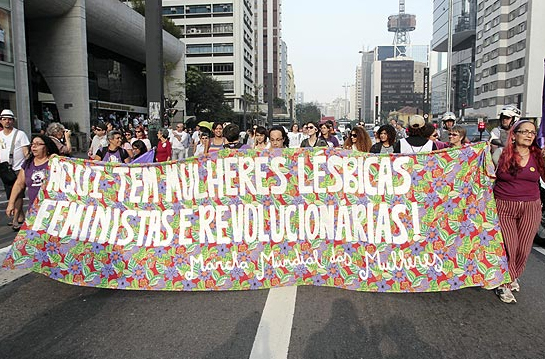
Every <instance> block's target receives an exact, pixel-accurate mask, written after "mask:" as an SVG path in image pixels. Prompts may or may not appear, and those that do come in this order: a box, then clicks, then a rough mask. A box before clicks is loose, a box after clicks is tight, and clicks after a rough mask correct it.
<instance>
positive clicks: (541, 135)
mask: <svg viewBox="0 0 545 359" xmlns="http://www.w3.org/2000/svg"><path fill="white" fill-rule="evenodd" d="M543 62H544V63H545V59H544V61H543ZM543 68H544V69H545V64H544V67H543ZM544 72H545V71H544ZM543 122H545V75H544V79H543V94H542V97H541V122H540V123H539V131H538V133H537V144H538V145H539V147H541V148H543V147H545V123H543Z"/></svg>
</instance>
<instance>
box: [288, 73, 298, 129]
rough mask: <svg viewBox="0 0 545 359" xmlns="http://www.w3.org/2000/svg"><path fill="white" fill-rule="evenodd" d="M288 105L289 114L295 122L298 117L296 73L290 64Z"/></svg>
mask: <svg viewBox="0 0 545 359" xmlns="http://www.w3.org/2000/svg"><path fill="white" fill-rule="evenodd" d="M286 83H287V86H286V88H287V91H286V107H287V108H288V114H289V115H290V118H291V119H292V120H293V122H297V118H296V115H295V114H296V111H295V106H296V104H297V103H296V98H295V97H296V93H297V92H296V86H295V73H294V72H293V66H292V65H291V64H288V69H287V71H286Z"/></svg>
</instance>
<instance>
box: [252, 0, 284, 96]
mask: <svg viewBox="0 0 545 359" xmlns="http://www.w3.org/2000/svg"><path fill="white" fill-rule="evenodd" d="M254 11H255V17H254V19H255V22H254V31H255V34H256V44H255V53H256V59H255V73H256V74H255V76H256V80H255V81H256V88H257V90H258V93H259V100H260V102H268V101H269V99H274V98H276V97H280V85H281V78H280V76H281V68H280V66H281V64H280V60H281V53H282V51H281V44H282V26H281V20H282V2H281V0H268V1H264V0H254ZM269 82H272V83H269Z"/></svg>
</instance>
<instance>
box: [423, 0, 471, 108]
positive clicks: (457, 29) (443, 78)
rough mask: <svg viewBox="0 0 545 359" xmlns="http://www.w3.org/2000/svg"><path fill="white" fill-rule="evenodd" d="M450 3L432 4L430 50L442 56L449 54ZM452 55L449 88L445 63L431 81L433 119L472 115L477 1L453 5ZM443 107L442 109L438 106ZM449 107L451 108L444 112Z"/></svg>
mask: <svg viewBox="0 0 545 359" xmlns="http://www.w3.org/2000/svg"><path fill="white" fill-rule="evenodd" d="M448 6H449V0H434V2H433V36H432V41H431V49H432V50H433V51H436V52H439V53H443V54H444V56H445V58H447V54H448V51H449V36H448V35H449V21H448V20H449V11H448ZM451 17H452V24H451V31H452V44H451V46H452V55H451V61H450V67H451V75H450V85H447V82H448V81H449V76H448V67H447V66H448V63H447V62H440V63H439V67H438V68H437V72H436V73H435V74H433V75H432V78H431V84H432V86H431V103H432V112H433V114H434V116H440V115H441V114H443V113H445V112H447V111H453V112H456V113H457V114H458V115H460V114H461V113H462V112H464V113H465V112H466V110H467V111H472V110H471V108H472V107H473V102H474V80H475V36H476V22H477V0H460V1H455V2H453V7H452V12H451ZM447 88H449V89H450V99H451V100H450V106H449V105H448V104H447V100H446V97H447ZM440 104H443V106H440ZM447 107H450V108H447Z"/></svg>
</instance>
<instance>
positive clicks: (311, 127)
mask: <svg viewBox="0 0 545 359" xmlns="http://www.w3.org/2000/svg"><path fill="white" fill-rule="evenodd" d="M307 128H308V129H309V130H315V129H316V127H314V126H308V127H307Z"/></svg>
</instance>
